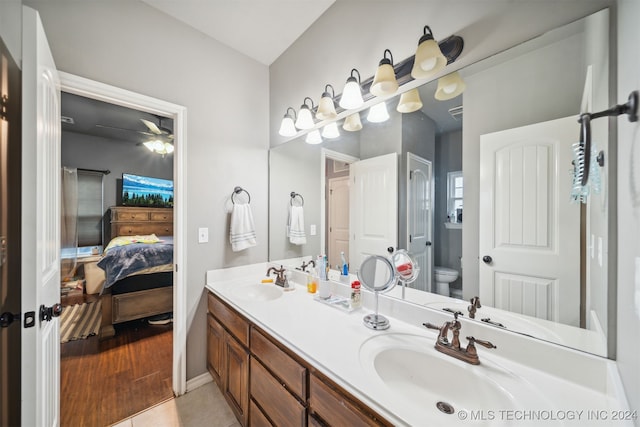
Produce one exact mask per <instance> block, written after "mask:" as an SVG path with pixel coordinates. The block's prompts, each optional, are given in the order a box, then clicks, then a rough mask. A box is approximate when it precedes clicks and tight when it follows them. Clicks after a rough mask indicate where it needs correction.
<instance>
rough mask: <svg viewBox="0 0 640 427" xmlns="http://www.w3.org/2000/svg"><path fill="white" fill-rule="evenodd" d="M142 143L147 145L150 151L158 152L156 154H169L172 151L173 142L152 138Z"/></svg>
mask: <svg viewBox="0 0 640 427" xmlns="http://www.w3.org/2000/svg"><path fill="white" fill-rule="evenodd" d="M143 145H144V146H145V147H147V149H148V150H149V151H151V152H154V153H158V154H162V155H163V156H164V155H165V154H171V153H173V150H174V148H173V144H171V143H169V142H162V141H160V140H158V139H156V140H153V141H147V142H145V143H143Z"/></svg>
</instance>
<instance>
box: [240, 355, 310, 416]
mask: <svg viewBox="0 0 640 427" xmlns="http://www.w3.org/2000/svg"><path fill="white" fill-rule="evenodd" d="M250 372H251V374H250V375H249V377H250V378H251V380H250V381H251V387H250V390H251V398H252V399H254V400H255V401H256V402H257V403H258V404H259V405H260V407H262V409H264V412H265V413H266V414H267V416H268V417H269V418H270V419H271V420H272V421H273V423H274V424H275V425H277V426H304V425H305V424H306V419H307V410H306V408H305V407H304V406H302V405H301V404H300V403H299V402H298V400H297V399H296V398H295V397H294V396H293V395H292V394H290V393H289V392H288V391H287V389H286V388H285V387H283V386H282V385H281V384H280V383H279V382H278V381H277V380H276V379H275V378H274V377H273V376H272V375H271V374H270V373H269V371H267V368H265V367H264V366H262V364H261V363H260V362H259V361H258V360H257V359H255V358H254V357H253V356H252V357H251V362H250Z"/></svg>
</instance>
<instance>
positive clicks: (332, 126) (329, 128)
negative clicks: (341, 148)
mask: <svg viewBox="0 0 640 427" xmlns="http://www.w3.org/2000/svg"><path fill="white" fill-rule="evenodd" d="M339 136H340V131H339V130H338V123H336V122H331V123H329V124H328V125H326V126H325V127H324V128H322V137H323V138H327V139H335V138H337V137H339Z"/></svg>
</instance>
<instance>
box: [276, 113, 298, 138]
mask: <svg viewBox="0 0 640 427" xmlns="http://www.w3.org/2000/svg"><path fill="white" fill-rule="evenodd" d="M278 133H279V134H280V135H282V136H293V135H295V134H296V133H298V131H297V130H296V126H295V125H294V124H293V117H291V116H290V115H288V114H287V115H285V116H284V117H283V118H282V122H281V123H280V130H279V131H278Z"/></svg>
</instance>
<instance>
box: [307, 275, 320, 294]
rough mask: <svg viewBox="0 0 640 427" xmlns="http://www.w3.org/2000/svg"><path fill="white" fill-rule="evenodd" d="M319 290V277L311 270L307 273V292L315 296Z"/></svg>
mask: <svg viewBox="0 0 640 427" xmlns="http://www.w3.org/2000/svg"><path fill="white" fill-rule="evenodd" d="M317 290H318V276H317V275H316V274H315V270H311V271H310V272H309V273H307V292H309V293H310V294H315V293H316V291H317Z"/></svg>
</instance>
